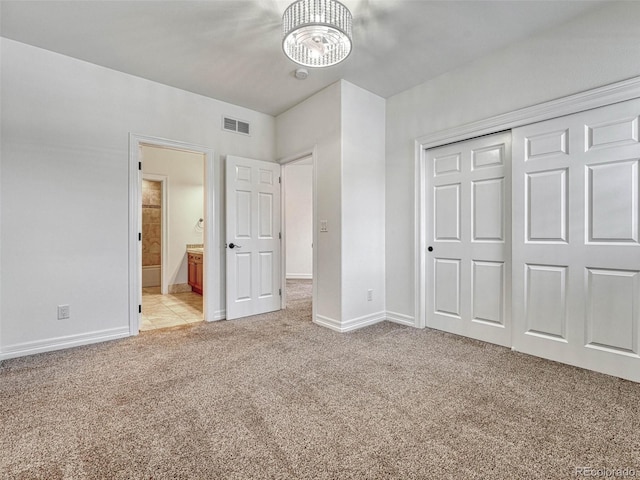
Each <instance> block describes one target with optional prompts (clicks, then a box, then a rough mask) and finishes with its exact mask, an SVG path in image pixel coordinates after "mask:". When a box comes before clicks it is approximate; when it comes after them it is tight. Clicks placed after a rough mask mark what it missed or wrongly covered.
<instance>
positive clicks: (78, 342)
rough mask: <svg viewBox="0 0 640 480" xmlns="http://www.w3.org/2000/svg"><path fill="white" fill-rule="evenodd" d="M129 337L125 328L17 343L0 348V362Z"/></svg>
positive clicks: (127, 329) (127, 328)
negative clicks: (0, 350) (0, 349)
mask: <svg viewBox="0 0 640 480" xmlns="http://www.w3.org/2000/svg"><path fill="white" fill-rule="evenodd" d="M130 335H131V334H130V332H129V327H128V326H126V327H119V328H111V329H108V330H99V331H97V332H89V333H80V334H77V335H68V336H66V337H57V338H49V339H47V340H37V341H35V342H25V343H18V344H15V345H8V346H5V347H2V352H0V360H7V359H9V358H17V357H24V356H26V355H34V354H36V353H44V352H53V351H54V350H63V349H65V348H71V347H80V346H82V345H90V344H92V343H100V342H106V341H107V340H116V339H118V338H125V337H129V336H130Z"/></svg>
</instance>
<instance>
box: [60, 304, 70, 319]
mask: <svg viewBox="0 0 640 480" xmlns="http://www.w3.org/2000/svg"><path fill="white" fill-rule="evenodd" d="M70 316H71V313H70V311H69V305H58V320H65V319H67V318H69V317H70Z"/></svg>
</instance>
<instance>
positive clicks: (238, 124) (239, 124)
mask: <svg viewBox="0 0 640 480" xmlns="http://www.w3.org/2000/svg"><path fill="white" fill-rule="evenodd" d="M222 129H223V130H226V131H227V132H234V133H241V134H242V135H249V134H250V128H249V124H248V123H247V122H243V121H242V120H237V119H235V118H231V117H223V118H222Z"/></svg>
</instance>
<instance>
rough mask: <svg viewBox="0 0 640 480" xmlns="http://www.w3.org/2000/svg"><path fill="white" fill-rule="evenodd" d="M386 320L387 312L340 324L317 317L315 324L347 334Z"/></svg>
mask: <svg viewBox="0 0 640 480" xmlns="http://www.w3.org/2000/svg"><path fill="white" fill-rule="evenodd" d="M385 319H386V315H385V312H377V313H372V314H370V315H364V316H362V317H357V318H352V319H351V320H346V321H344V322H340V321H338V320H335V319H333V318H329V317H323V316H322V315H316V318H315V319H314V323H316V324H318V325H320V326H322V327H327V328H330V329H331V330H335V331H336V332H340V333H345V332H351V331H353V330H357V329H359V328H363V327H367V326H369V325H373V324H375V323H379V322H383V321H384V320H385Z"/></svg>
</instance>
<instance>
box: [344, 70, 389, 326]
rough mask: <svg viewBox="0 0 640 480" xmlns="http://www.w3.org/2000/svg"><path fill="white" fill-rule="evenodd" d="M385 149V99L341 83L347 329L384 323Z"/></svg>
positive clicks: (345, 310) (345, 315)
mask: <svg viewBox="0 0 640 480" xmlns="http://www.w3.org/2000/svg"><path fill="white" fill-rule="evenodd" d="M384 145H385V101H384V99H383V98H381V97H379V96H377V95H374V94H373V93H371V92H368V91H366V90H363V89H362V88H360V87H357V86H355V85H353V84H351V83H349V82H345V81H343V82H342V324H343V328H344V326H345V325H350V324H352V323H354V322H355V323H356V324H361V323H363V322H373V321H379V320H380V319H384V318H385V312H384V310H385V302H384V290H385V285H384V284H385V274H384V272H385V265H384V252H385V250H384V229H385V226H384V221H385V215H384V212H385V205H384V196H385V191H384V190H385V186H384V172H385V163H384ZM368 290H373V300H371V301H369V300H368V299H367V291H368Z"/></svg>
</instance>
